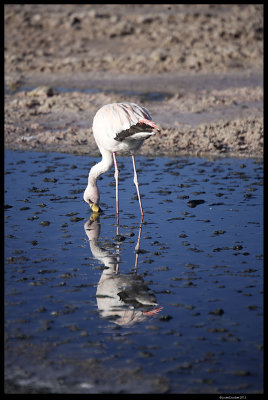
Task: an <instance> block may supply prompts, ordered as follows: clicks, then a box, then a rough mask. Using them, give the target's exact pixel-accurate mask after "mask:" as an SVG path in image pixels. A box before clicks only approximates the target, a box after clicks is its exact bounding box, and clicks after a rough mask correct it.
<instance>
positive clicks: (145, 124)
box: [84, 103, 160, 223]
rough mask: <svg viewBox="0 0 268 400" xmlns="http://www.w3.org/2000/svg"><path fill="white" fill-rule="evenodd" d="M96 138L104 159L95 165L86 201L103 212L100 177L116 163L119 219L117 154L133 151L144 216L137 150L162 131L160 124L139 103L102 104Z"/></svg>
mask: <svg viewBox="0 0 268 400" xmlns="http://www.w3.org/2000/svg"><path fill="white" fill-rule="evenodd" d="M92 130H93V135H94V139H95V141H96V143H97V146H98V148H99V150H100V152H101V155H102V160H101V161H100V162H99V163H97V164H95V165H94V166H93V167H92V168H91V170H90V172H89V175H88V185H87V187H86V190H85V192H84V200H85V201H86V202H87V203H88V204H89V206H90V208H91V210H92V211H93V212H95V213H99V212H100V211H101V209H100V207H99V200H100V194H99V190H98V186H97V179H98V177H99V176H100V175H101V174H103V173H105V172H107V171H109V169H110V168H111V167H112V165H113V164H114V169H115V173H114V177H115V183H116V185H115V186H116V215H117V223H118V221H119V196H118V178H119V170H118V166H117V160H116V153H117V152H122V151H123V152H126V151H127V152H129V153H130V154H131V157H132V162H133V170H134V184H135V186H136V189H137V195H138V200H139V205H140V212H141V216H142V218H143V215H144V213H143V208H142V203H141V196H140V190H139V183H138V177H137V171H136V164H135V155H134V154H135V152H136V151H137V150H138V149H139V148H140V147H141V145H142V143H143V141H144V140H145V139H148V138H149V137H150V136H152V135H154V134H155V133H156V132H159V131H160V129H159V127H158V126H157V125H156V124H155V123H154V122H153V121H152V118H151V116H150V114H149V112H148V110H147V109H146V108H145V107H141V106H139V105H137V104H135V103H112V104H106V105H104V106H103V107H101V108H100V109H99V110H98V111H97V113H96V115H95V117H94V119H93V125H92Z"/></svg>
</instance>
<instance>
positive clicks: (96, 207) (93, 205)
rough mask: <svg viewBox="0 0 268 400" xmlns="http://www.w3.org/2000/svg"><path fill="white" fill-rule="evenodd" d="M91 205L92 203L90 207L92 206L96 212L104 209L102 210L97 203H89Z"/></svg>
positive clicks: (92, 209)
mask: <svg viewBox="0 0 268 400" xmlns="http://www.w3.org/2000/svg"><path fill="white" fill-rule="evenodd" d="M89 205H90V208H91V211H92V212H94V213H98V214H99V213H101V212H102V211H101V208H100V207H99V206H98V205H97V204H95V203H89Z"/></svg>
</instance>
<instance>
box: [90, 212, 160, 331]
mask: <svg viewBox="0 0 268 400" xmlns="http://www.w3.org/2000/svg"><path fill="white" fill-rule="evenodd" d="M84 228H85V232H86V235H87V237H88V239H89V244H90V249H91V251H92V254H93V256H94V257H95V258H96V259H98V260H99V261H101V262H102V263H103V264H104V265H105V269H104V270H103V272H102V275H101V278H100V280H99V282H98V286H97V293H96V298H97V305H98V309H99V311H100V314H101V316H102V317H104V318H109V319H110V320H111V321H112V322H114V323H116V324H118V325H124V326H130V325H132V324H134V323H136V322H141V321H144V320H145V319H147V318H148V317H150V316H153V315H156V314H158V313H159V312H160V311H161V310H162V307H157V306H158V304H157V301H156V298H155V295H154V294H153V293H152V292H151V291H150V290H149V288H148V286H147V284H146V283H145V282H144V280H143V277H142V276H141V275H139V274H137V267H138V257H139V246H140V239H141V229H142V221H141V223H140V227H139V233H138V241H137V245H136V247H135V253H136V257H135V266H134V271H133V272H131V273H124V274H122V273H120V272H119V262H120V254H119V250H120V249H119V246H120V244H119V243H117V245H116V247H117V250H116V252H115V253H111V252H110V251H108V250H106V249H104V248H102V247H100V245H99V244H98V238H99V235H100V222H99V215H98V214H95V213H93V214H92V216H91V218H90V220H89V221H87V222H86V223H85V225H84ZM117 237H120V236H119V226H117Z"/></svg>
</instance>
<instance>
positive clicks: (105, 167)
mask: <svg viewBox="0 0 268 400" xmlns="http://www.w3.org/2000/svg"><path fill="white" fill-rule="evenodd" d="M101 154H102V160H101V161H100V162H99V163H98V164H96V165H94V166H93V167H92V168H91V170H90V172H89V175H88V184H89V185H91V186H96V185H97V182H96V181H97V179H98V177H99V176H100V175H101V174H104V173H105V172H107V171H109V169H110V168H111V167H112V165H113V156H112V153H111V152H110V151H107V150H101Z"/></svg>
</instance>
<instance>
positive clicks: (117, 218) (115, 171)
mask: <svg viewBox="0 0 268 400" xmlns="http://www.w3.org/2000/svg"><path fill="white" fill-rule="evenodd" d="M113 159H114V177H115V191H116V220H117V225H118V224H119V196H118V177H119V170H118V167H117V161H116V156H115V153H113Z"/></svg>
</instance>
